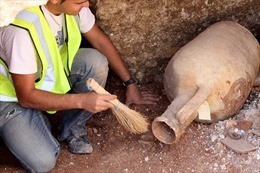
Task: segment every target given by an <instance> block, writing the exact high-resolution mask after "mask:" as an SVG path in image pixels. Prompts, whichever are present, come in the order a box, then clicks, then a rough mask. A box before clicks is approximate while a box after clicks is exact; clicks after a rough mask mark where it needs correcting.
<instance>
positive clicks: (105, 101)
mask: <svg viewBox="0 0 260 173" xmlns="http://www.w3.org/2000/svg"><path fill="white" fill-rule="evenodd" d="M83 97H84V98H83V101H82V108H83V109H85V110H88V111H89V112H92V113H97V112H101V111H104V110H107V109H114V108H115V105H113V104H112V103H110V102H109V101H111V100H114V99H116V98H117V96H116V95H110V94H97V93H95V92H93V91H92V92H88V93H86V94H84V96H83Z"/></svg>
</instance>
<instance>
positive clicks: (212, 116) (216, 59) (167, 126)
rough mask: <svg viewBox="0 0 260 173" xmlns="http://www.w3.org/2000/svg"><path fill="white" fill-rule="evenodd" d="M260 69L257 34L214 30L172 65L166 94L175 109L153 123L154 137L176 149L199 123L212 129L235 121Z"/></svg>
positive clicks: (228, 25)
mask: <svg viewBox="0 0 260 173" xmlns="http://www.w3.org/2000/svg"><path fill="white" fill-rule="evenodd" d="M259 67H260V57H259V43H258V41H257V40H256V38H255V37H254V36H253V35H252V33H250V32H249V31H248V30H247V29H246V28H245V27H243V26H241V25H239V24H238V23H234V22H229V21H223V22H218V23H215V24H213V25H212V26H210V27H209V28H207V29H206V30H205V31H204V32H202V33H201V34H199V35H198V36H197V37H196V38H195V39H193V40H192V41H191V42H189V43H188V44H186V45H185V46H184V47H182V48H181V49H180V50H179V51H178V52H177V53H176V54H175V55H174V56H173V57H172V59H171V60H170V61H169V63H168V65H167V67H166V69H165V73H164V89H165V92H166V95H167V97H168V99H169V100H170V101H171V104H170V105H169V107H168V108H167V110H166V111H165V112H164V113H163V114H162V115H161V116H160V117H157V118H156V119H155V120H154V121H153V123H152V131H153V134H154V135H155V137H156V138H157V139H158V140H159V141H161V142H163V143H166V144H172V143H174V142H175V141H177V140H178V139H179V138H180V136H181V135H182V134H183V133H184V131H185V129H186V128H187V127H188V126H189V125H190V123H191V122H192V121H194V120H195V121H198V122H203V123H212V122H215V121H218V120H224V119H227V118H229V117H231V116H233V115H234V114H235V113H237V112H238V111H239V109H240V108H241V107H242V106H243V104H244V102H245V101H246V99H247V97H248V95H249V93H250V91H251V89H252V86H253V83H254V81H255V79H256V77H257V74H258V71H259Z"/></svg>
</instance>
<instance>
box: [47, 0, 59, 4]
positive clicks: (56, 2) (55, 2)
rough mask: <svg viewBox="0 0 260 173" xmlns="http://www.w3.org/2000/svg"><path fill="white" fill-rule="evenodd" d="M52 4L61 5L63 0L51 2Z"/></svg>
mask: <svg viewBox="0 0 260 173" xmlns="http://www.w3.org/2000/svg"><path fill="white" fill-rule="evenodd" d="M49 1H50V2H51V3H52V4H60V3H61V0H49Z"/></svg>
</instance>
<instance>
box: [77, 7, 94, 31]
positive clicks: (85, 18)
mask: <svg viewBox="0 0 260 173" xmlns="http://www.w3.org/2000/svg"><path fill="white" fill-rule="evenodd" d="M79 20H80V31H81V33H85V32H88V31H89V30H90V29H91V28H92V27H93V26H94V24H95V16H94V15H93V13H92V12H91V11H90V9H89V8H86V7H85V8H82V9H81V11H80V13H79Z"/></svg>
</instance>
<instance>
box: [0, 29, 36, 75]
mask: <svg viewBox="0 0 260 173" xmlns="http://www.w3.org/2000/svg"><path fill="white" fill-rule="evenodd" d="M4 34H5V35H4V40H5V42H6V44H5V50H6V51H5V54H6V61H7V64H8V67H9V71H10V72H11V73H16V74H33V73H36V72H37V62H36V53H35V49H34V45H33V43H32V40H31V37H30V35H29V33H28V32H27V31H26V30H24V29H21V28H18V27H14V26H10V28H9V29H8V30H6V32H5V33H4Z"/></svg>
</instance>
